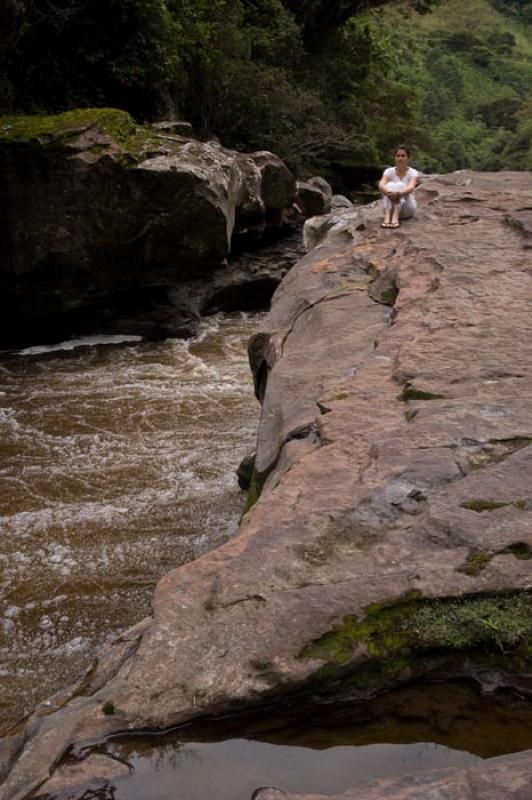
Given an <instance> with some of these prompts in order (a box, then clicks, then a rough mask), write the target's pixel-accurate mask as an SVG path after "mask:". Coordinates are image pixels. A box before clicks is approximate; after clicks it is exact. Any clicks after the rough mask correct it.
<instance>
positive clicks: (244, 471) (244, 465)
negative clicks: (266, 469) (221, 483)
mask: <svg viewBox="0 0 532 800" xmlns="http://www.w3.org/2000/svg"><path fill="white" fill-rule="evenodd" d="M254 467H255V453H250V454H249V455H247V456H244V458H243V459H242V461H241V462H240V464H239V467H238V469H237V471H236V474H237V478H238V485H239V486H240V488H241V489H249V486H250V484H251V476H252V475H253V469H254Z"/></svg>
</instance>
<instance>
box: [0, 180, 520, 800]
mask: <svg viewBox="0 0 532 800" xmlns="http://www.w3.org/2000/svg"><path fill="white" fill-rule="evenodd" d="M531 190H532V177H531V176H530V175H527V174H525V173H498V174H496V175H483V174H475V173H467V172H465V173H464V172H460V173H456V174H453V175H449V176H442V177H440V178H435V179H433V180H430V181H427V182H426V183H425V184H424V186H423V187H422V188H421V189H420V190H419V191H418V197H419V204H420V211H419V214H418V216H417V217H416V218H414V219H413V220H411V221H409V222H407V223H405V224H403V225H402V227H401V228H400V229H399V230H398V231H397V232H390V231H385V230H381V229H380V227H379V222H380V220H381V211H380V209H378V208H377V207H376V206H375V207H370V208H367V209H364V210H362V211H360V210H358V211H357V210H353V211H352V212H350V213H349V212H346V214H342V215H340V216H339V217H337V218H335V220H334V224H333V226H332V228H331V230H330V231H329V233H328V236H327V237H326V238H325V240H324V241H322V243H321V244H320V245H319V246H317V247H315V248H314V249H313V250H311V251H310V252H309V253H308V254H307V256H305V258H303V259H302V261H300V262H299V264H298V265H296V266H295V267H294V268H293V269H292V270H291V272H290V273H289V274H288V275H287V276H286V278H285V279H284V281H283V283H282V284H281V286H280V287H279V289H278V290H277V292H276V294H275V296H274V301H273V305H272V310H271V312H270V314H269V315H268V316H267V317H266V319H265V321H264V322H263V324H262V326H261V329H260V330H259V331H257V333H256V335H255V336H254V337H253V339H252V341H251V343H250V360H251V363H252V368H253V371H254V374H255V380H256V384H257V391H258V394H259V395H260V396H261V397H263V398H264V399H263V409H262V416H261V422H260V430H259V435H258V446H257V455H256V461H255V475H254V478H253V480H252V490H253V492H254V493H255V494H257V490H258V489H262V494H261V496H260V499H259V500H258V502H256V503H255V505H254V506H253V507H252V509H251V510H250V511H249V512H248V513H247V514H246V515H245V516H244V518H243V522H242V525H241V528H240V531H239V533H238V535H237V536H236V537H235V538H234V539H233V540H232V541H230V542H228V543H227V544H225V545H224V546H223V547H221V548H219V549H218V550H216V551H214V552H211V553H209V554H207V555H206V556H203V557H202V558H200V559H198V560H197V561H195V562H192V563H189V564H187V565H185V566H183V567H180V568H179V569H176V570H174V571H173V572H170V573H169V574H167V575H165V576H164V577H163V578H162V580H161V581H160V583H159V585H158V586H157V589H156V592H155V595H154V598H153V612H154V613H153V618H150V619H148V620H145V621H144V622H143V623H141V624H140V625H139V626H137V628H136V629H133V630H131V631H128V632H126V633H125V634H124V635H123V636H122V637H120V639H119V640H118V641H117V642H116V644H115V646H114V648H111V649H110V650H108V651H106V652H105V653H104V654H103V655H102V656H101V657H100V658H99V660H98V662H97V663H96V664H95V666H94V668H93V670H91V671H90V672H89V673H88V674H87V675H86V676H85V678H84V679H83V680H82V681H80V683H79V684H78V685H77V686H75V687H71V688H70V689H69V690H67V691H66V692H65V693H64V694H62V695H60V696H57V697H55V698H52V699H51V700H50V701H49V704H48V705H46V706H44V705H43V706H42V707H41V708H39V709H37V711H36V712H35V713H34V715H33V716H32V718H31V719H30V721H29V723H28V725H27V726H26V728H25V731H24V732H23V731H21V732H20V733H19V734H15V735H14V736H13V737H11V738H9V739H7V740H5V742H4V748H5V752H6V757H5V765H6V773H9V777H8V778H7V781H6V783H5V786H4V789H3V792H0V797H2V800H7V798H9V800H11V799H12V798H23V797H25V796H26V795H27V793H28V792H29V791H30V790H31V789H34V788H35V787H36V786H38V785H40V784H42V788H41V790H40V791H41V792H45V791H46V783H45V781H46V780H47V779H48V775H49V772H48V770H49V768H50V765H52V764H53V765H55V764H57V763H58V762H59V761H60V759H61V756H62V754H63V753H64V752H65V751H66V749H67V748H68V747H69V746H70V745H71V744H72V743H78V744H79V743H80V742H83V741H87V740H88V739H91V738H92V737H98V736H105V735H107V734H109V733H111V732H113V731H118V730H134V729H140V728H156V729H164V728H167V727H170V726H172V725H176V724H178V723H182V722H185V721H189V720H192V719H194V718H197V717H200V716H202V715H210V714H216V713H217V712H222V711H226V710H227V709H237V708H243V707H248V706H250V705H253V704H256V703H260V702H262V701H266V700H268V701H270V702H271V701H273V700H275V699H280V698H282V697H283V696H285V695H286V694H288V693H290V694H294V693H303V694H304V695H305V697H306V698H307V699H311V700H314V701H316V702H319V701H320V700H323V699H327V698H330V697H331V696H333V697H337V696H340V697H343V698H349V699H357V698H365V697H368V696H371V695H372V694H374V693H376V692H380V691H383V690H384V689H386V688H390V687H392V686H396V685H398V684H400V683H401V682H404V681H408V680H413V679H417V678H423V677H431V678H439V679H441V678H444V677H457V676H469V677H472V678H475V679H476V680H477V681H478V682H479V683H480V684H481V685H483V686H486V687H489V688H494V687H496V686H512V687H516V688H519V690H520V691H521V692H524V693H527V692H528V693H529V692H530V690H531V688H532V673H531V669H530V668H531V662H530V652H531V649H530V648H531V638H532V631H531V624H530V620H531V618H532V615H531V614H530V610H531V599H530V594H529V590H530V584H531V580H530V561H529V557H530V555H531V553H532V515H531V513H530V509H531V507H532V500H531V496H530V486H531V480H530V477H531V473H532V446H531V445H532V420H531V417H530V394H531V384H532V375H531V369H532V340H531V338H530V335H529V334H530V318H531V317H530V311H531V301H532V293H531V290H530V287H531V283H530V281H531V277H532V276H531V266H530V253H529V250H528V249H527V243H528V241H527V236H526V231H525V226H526V219H525V217H526V215H525V214H523V211H524V210H526V209H527V208H528V207H529V203H530V201H529V198H530V192H531ZM516 220H518V221H519V224H517V223H516ZM392 304H393V305H392ZM17 753H18V756H17ZM21 753H22V756H21V755H20V754H21ZM101 768H102V767H101V765H100V766H99V769H101ZM54 786H55V784H54ZM373 796H375V797H377V796H379V797H380V796H383V797H384V796H387V795H382V794H381V795H368V797H373ZM392 796H393V795H392ZM404 796H405V797H408V796H409V795H407V794H406V795H404ZM451 796H453V795H451ZM458 796H460V795H457V797H458ZM502 796H504V795H502ZM509 796H510V797H513V796H515V797H520V795H518V794H516V795H509ZM397 797H402V795H397ZM464 797H468V795H464Z"/></svg>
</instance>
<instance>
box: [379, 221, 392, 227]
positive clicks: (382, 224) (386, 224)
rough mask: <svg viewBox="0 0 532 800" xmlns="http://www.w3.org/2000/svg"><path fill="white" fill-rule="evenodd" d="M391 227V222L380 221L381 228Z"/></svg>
mask: <svg viewBox="0 0 532 800" xmlns="http://www.w3.org/2000/svg"><path fill="white" fill-rule="evenodd" d="M391 227H392V223H391V222H381V228H391Z"/></svg>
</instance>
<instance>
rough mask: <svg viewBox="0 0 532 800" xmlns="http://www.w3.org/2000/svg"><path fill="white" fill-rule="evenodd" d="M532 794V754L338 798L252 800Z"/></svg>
mask: <svg viewBox="0 0 532 800" xmlns="http://www.w3.org/2000/svg"><path fill="white" fill-rule="evenodd" d="M531 793H532V755H531V754H530V753H525V754H522V755H521V754H519V755H513V756H505V757H504V758H491V759H489V760H488V761H486V762H485V763H484V764H482V765H481V766H478V767H471V768H469V769H442V770H435V771H432V770H431V771H430V772H425V773H421V774H420V775H416V776H413V775H407V776H405V777H403V778H391V779H386V780H380V781H373V782H371V783H363V784H360V785H358V786H356V787H355V788H353V789H351V790H349V791H347V792H344V793H342V794H336V795H332V796H331V795H327V797H326V796H325V795H317V794H312V795H310V794H306V795H302V794H289V793H286V792H283V791H282V790H280V789H274V788H265V789H260V790H259V791H257V792H255V793H254V795H253V800H480V798H481V800H528V798H529V797H530V796H531Z"/></svg>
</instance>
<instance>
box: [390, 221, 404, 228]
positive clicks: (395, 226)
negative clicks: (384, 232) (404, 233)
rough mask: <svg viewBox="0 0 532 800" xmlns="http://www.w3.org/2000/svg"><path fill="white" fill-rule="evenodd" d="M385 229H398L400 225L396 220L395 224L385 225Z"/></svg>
mask: <svg viewBox="0 0 532 800" xmlns="http://www.w3.org/2000/svg"><path fill="white" fill-rule="evenodd" d="M386 227H387V228H400V227H401V223H400V222H399V220H397V222H390V224H389V225H387V226H386Z"/></svg>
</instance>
